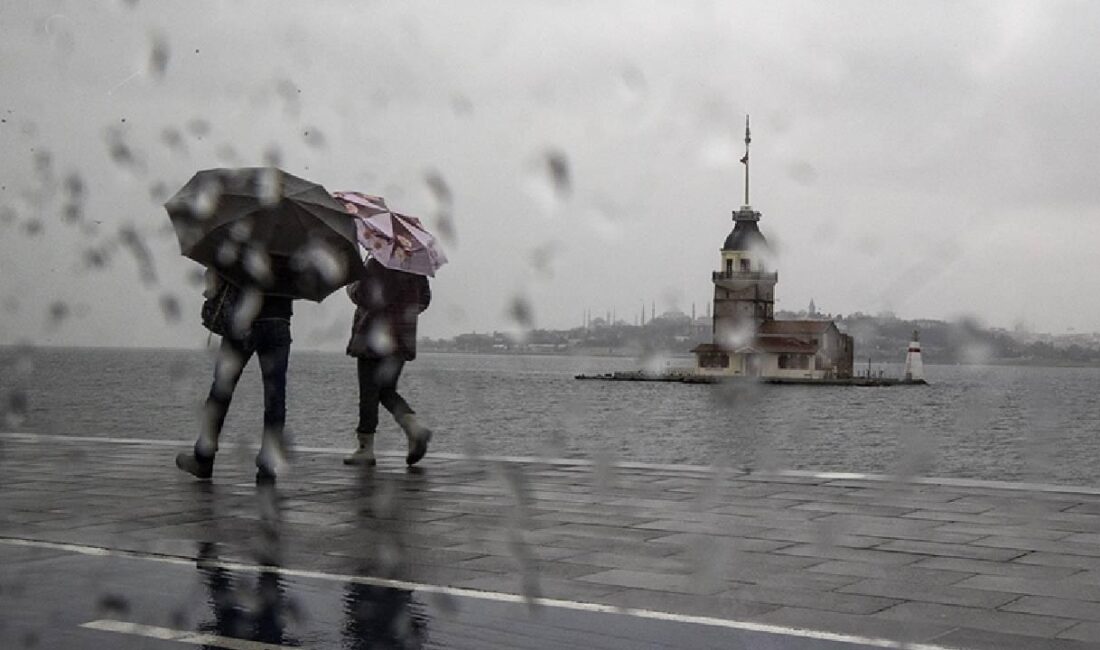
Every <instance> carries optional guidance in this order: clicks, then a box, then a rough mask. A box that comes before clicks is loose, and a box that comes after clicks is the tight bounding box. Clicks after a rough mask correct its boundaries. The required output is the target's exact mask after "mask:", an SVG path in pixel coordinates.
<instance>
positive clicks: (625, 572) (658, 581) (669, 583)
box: [577, 569, 728, 595]
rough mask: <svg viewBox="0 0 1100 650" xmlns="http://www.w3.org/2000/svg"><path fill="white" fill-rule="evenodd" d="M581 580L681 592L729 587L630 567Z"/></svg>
mask: <svg viewBox="0 0 1100 650" xmlns="http://www.w3.org/2000/svg"><path fill="white" fill-rule="evenodd" d="M577 580H578V581H581V582H589V583H596V584H601V585H610V586H613V587H626V588H630V589H648V590H651V591H668V592H673V593H681V594H707V595H711V594H716V593H718V592H720V591H725V590H726V589H728V587H727V586H726V585H723V584H710V585H708V584H705V583H703V582H701V581H700V580H698V578H697V577H696V576H693V575H685V574H678V573H656V572H649V571H636V570H630V569H609V570H607V571H601V572H600V573H593V574H590V575H586V576H582V577H580V578H577Z"/></svg>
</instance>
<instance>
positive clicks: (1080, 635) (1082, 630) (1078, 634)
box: [1058, 622, 1100, 650]
mask: <svg viewBox="0 0 1100 650" xmlns="http://www.w3.org/2000/svg"><path fill="white" fill-rule="evenodd" d="M1058 638H1060V639H1071V640H1075V641H1088V642H1090V643H1089V644H1088V647H1089V648H1090V650H1100V641H1097V640H1098V639H1100V623H1087V622H1086V623H1078V624H1077V625H1074V626H1073V627H1071V628H1069V629H1068V630H1065V631H1064V632H1062V633H1061V634H1059V635H1058ZM1082 647H1083V646H1082Z"/></svg>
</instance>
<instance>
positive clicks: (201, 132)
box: [187, 117, 210, 140]
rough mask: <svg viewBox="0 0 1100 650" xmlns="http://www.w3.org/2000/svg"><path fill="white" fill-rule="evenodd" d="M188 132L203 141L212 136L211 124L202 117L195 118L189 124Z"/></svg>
mask: <svg viewBox="0 0 1100 650" xmlns="http://www.w3.org/2000/svg"><path fill="white" fill-rule="evenodd" d="M187 132H188V133H190V134H191V135H192V136H194V137H196V138H198V139H200V140H201V139H203V138H204V137H206V136H207V135H209V134H210V122H207V121H206V120H204V119H202V118H201V117H196V118H193V119H191V120H189V121H188V122H187Z"/></svg>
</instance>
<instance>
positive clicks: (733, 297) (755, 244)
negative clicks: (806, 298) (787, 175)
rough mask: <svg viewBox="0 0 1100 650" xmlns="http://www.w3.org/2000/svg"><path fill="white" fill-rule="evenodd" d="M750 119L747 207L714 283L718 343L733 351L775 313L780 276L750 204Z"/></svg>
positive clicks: (739, 215) (738, 216) (737, 219)
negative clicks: (771, 260) (774, 266)
mask: <svg viewBox="0 0 1100 650" xmlns="http://www.w3.org/2000/svg"><path fill="white" fill-rule="evenodd" d="M750 142H752V137H751V133H750V131H749V118H748V116H745V155H744V157H742V158H741V163H742V164H743V165H745V204H744V205H742V206H741V209H740V210H737V211H735V212H734V213H733V222H734V227H733V231H731V232H730V234H729V236H728V237H726V241H725V243H724V244H723V245H722V250H721V254H722V257H721V266H720V267H719V270H718V271H715V272H714V273H712V274H711V279H712V280H713V282H714V343H715V344H717V345H719V346H721V347H724V348H727V349H733V348H734V347H737V346H739V345H744V344H747V343H748V342H750V341H751V340H752V338H753V336H754V334H755V332H756V330H757V328H758V327H759V326H760V324H761V323H763V322H764V321H768V320H771V319H772V318H773V314H774V310H775V284H776V282H778V281H779V274H778V273H776V272H775V271H772V270H770V269H769V265H768V262H769V261H770V257H771V249H770V248H769V246H768V242H767V240H766V239H764V235H763V233H761V232H760V228H759V227H757V223H758V222H759V221H760V213H759V212H756V211H755V210H753V209H752V205H750V204H749V143H750Z"/></svg>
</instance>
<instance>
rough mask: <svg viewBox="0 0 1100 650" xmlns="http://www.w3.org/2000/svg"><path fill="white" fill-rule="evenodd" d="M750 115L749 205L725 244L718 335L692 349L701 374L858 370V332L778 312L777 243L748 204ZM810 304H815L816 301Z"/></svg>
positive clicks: (817, 375)
mask: <svg viewBox="0 0 1100 650" xmlns="http://www.w3.org/2000/svg"><path fill="white" fill-rule="evenodd" d="M749 141H750V140H749V129H748V123H747V121H746V124H745V146H746V153H745V157H744V158H742V159H741V162H742V163H744V164H745V205H743V206H741V209H740V210H737V211H736V212H734V213H733V221H734V227H733V230H732V231H731V232H730V234H729V236H728V237H726V241H725V243H724V244H723V245H722V250H721V260H720V266H719V270H718V271H714V272H713V273H712V274H711V281H712V282H713V283H714V316H713V326H712V338H713V340H712V342H711V343H702V344H700V345H698V346H696V347H695V348H693V349H692V352H693V353H694V354H695V367H696V371H697V372H699V373H701V374H717V375H730V376H747V377H762V378H769V377H774V378H780V377H782V378H803V379H834V378H848V377H851V376H852V372H853V359H854V345H853V341H852V337H851V336H849V335H847V334H844V333H842V332H841V331H840V330H839V329H837V326H836V323H834V322H833V321H827V320H775V318H774V314H775V285H776V283H778V282H779V273H778V272H777V271H776V270H775V269H773V268H771V264H770V262H771V260H772V255H771V249H770V247H769V246H768V242H767V240H766V239H765V238H764V234H763V233H762V232H760V228H759V226H758V225H757V224H758V223H759V221H760V216H761V215H760V213H759V212H756V211H755V210H753V209H752V206H751V205H749V196H748V157H749V156H748V151H747V149H748V144H749ZM811 310H813V311H816V309H815V308H814V307H811Z"/></svg>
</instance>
